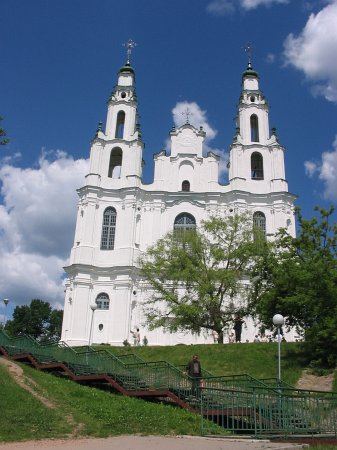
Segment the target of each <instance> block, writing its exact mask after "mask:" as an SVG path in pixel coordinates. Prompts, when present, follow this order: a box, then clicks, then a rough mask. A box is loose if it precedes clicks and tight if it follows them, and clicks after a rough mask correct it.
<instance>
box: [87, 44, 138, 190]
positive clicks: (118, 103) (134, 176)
mask: <svg viewBox="0 0 337 450" xmlns="http://www.w3.org/2000/svg"><path fill="white" fill-rule="evenodd" d="M125 45H126V47H127V61H126V63H125V64H124V65H123V66H122V67H121V69H120V70H119V72H118V79H117V85H116V86H115V87H114V89H113V91H112V93H111V96H110V98H109V100H108V112H107V119H106V127H105V131H103V129H102V124H101V123H100V124H99V126H98V129H97V132H96V136H95V138H94V139H93V141H92V146H91V152H90V173H89V175H88V179H89V180H91V181H90V182H91V183H92V182H93V181H94V182H95V180H96V183H98V182H99V184H100V186H106V187H114V188H115V187H126V186H139V185H140V180H141V176H142V153H143V148H144V144H143V142H142V139H141V131H140V125H139V122H138V118H139V115H138V103H137V95H136V77H135V71H134V69H133V67H132V66H131V63H130V58H131V50H132V49H133V48H134V47H135V45H136V44H135V43H134V42H133V41H132V40H131V39H130V40H129V41H128V42H127V44H125Z"/></svg>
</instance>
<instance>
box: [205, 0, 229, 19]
mask: <svg viewBox="0 0 337 450" xmlns="http://www.w3.org/2000/svg"><path fill="white" fill-rule="evenodd" d="M206 11H207V12H209V13H211V14H213V15H215V16H225V15H226V14H232V13H233V12H234V11H235V7H234V4H233V1H232V0H213V1H212V2H211V3H209V4H208V5H207V6H206Z"/></svg>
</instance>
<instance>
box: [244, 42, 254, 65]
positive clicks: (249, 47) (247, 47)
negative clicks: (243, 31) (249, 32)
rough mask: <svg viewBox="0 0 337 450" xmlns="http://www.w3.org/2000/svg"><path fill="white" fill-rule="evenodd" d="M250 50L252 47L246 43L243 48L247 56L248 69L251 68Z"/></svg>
mask: <svg viewBox="0 0 337 450" xmlns="http://www.w3.org/2000/svg"><path fill="white" fill-rule="evenodd" d="M252 48H253V46H252V44H250V43H249V42H247V44H246V46H245V47H244V51H245V53H247V55H248V67H249V68H251V67H252Z"/></svg>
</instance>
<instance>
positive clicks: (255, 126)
mask: <svg viewBox="0 0 337 450" xmlns="http://www.w3.org/2000/svg"><path fill="white" fill-rule="evenodd" d="M250 140H251V141H252V142H259V140H260V139H259V118H258V117H257V115H256V114H252V115H251V116H250Z"/></svg>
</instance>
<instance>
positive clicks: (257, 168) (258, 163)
mask: <svg viewBox="0 0 337 450" xmlns="http://www.w3.org/2000/svg"><path fill="white" fill-rule="evenodd" d="M250 162H251V172H252V180H263V157H262V155H261V153H259V152H254V153H252V156H251V158H250Z"/></svg>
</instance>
